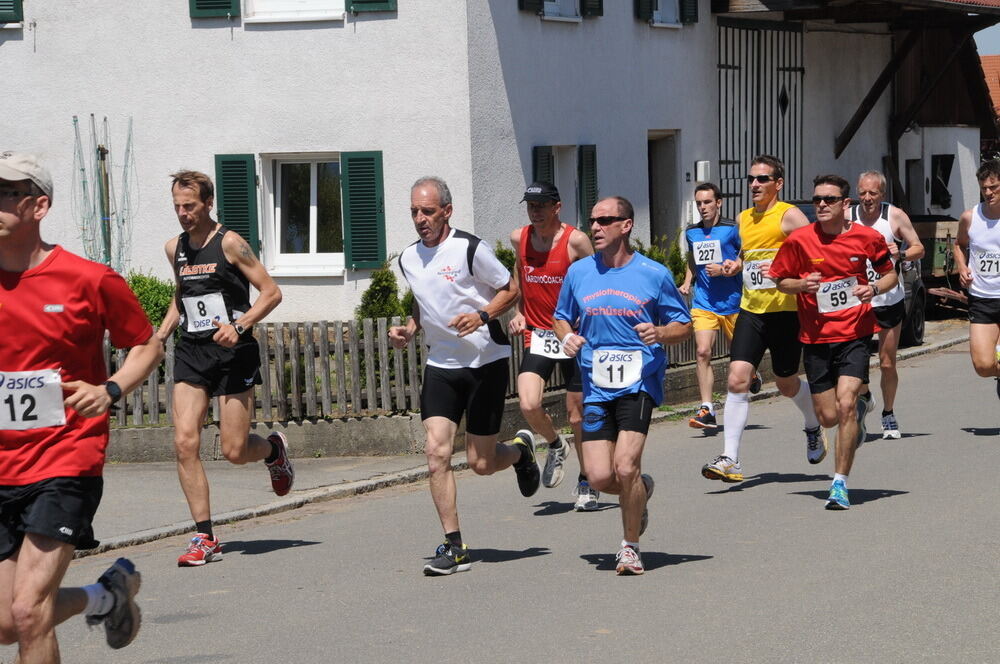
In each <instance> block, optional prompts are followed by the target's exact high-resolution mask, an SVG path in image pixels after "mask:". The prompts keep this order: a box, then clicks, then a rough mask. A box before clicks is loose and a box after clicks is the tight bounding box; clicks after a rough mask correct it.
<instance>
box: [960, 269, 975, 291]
mask: <svg viewBox="0 0 1000 664" xmlns="http://www.w3.org/2000/svg"><path fill="white" fill-rule="evenodd" d="M958 283H960V284H962V288H968V287H969V286H971V285H972V270H971V269H970V268H969V267H968V266H966V267H964V268H962V269H961V270H959V271H958Z"/></svg>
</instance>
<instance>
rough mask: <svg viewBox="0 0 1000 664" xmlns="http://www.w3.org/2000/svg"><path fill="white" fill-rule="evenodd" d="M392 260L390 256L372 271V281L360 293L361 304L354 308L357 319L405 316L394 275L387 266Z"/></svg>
mask: <svg viewBox="0 0 1000 664" xmlns="http://www.w3.org/2000/svg"><path fill="white" fill-rule="evenodd" d="M391 261H392V257H391V256H390V257H389V259H388V260H386V262H385V263H383V264H382V267H380V268H378V269H377V270H375V271H374V272H372V277H371V279H372V282H371V284H369V285H368V288H366V289H365V292H364V293H362V295H361V304H360V305H358V308H357V309H355V310H354V317H355V318H357V319H358V320H361V319H364V318H392V317H393V316H402V317H404V318H405V316H406V312H403V309H402V306H401V304H400V302H399V285H398V284H397V283H396V275H395V273H393V271H392V268H390V267H389V265H390V263H391Z"/></svg>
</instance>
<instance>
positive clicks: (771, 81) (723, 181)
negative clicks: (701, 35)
mask: <svg viewBox="0 0 1000 664" xmlns="http://www.w3.org/2000/svg"><path fill="white" fill-rule="evenodd" d="M718 23H719V180H720V182H719V187H720V188H721V189H722V195H723V196H724V197H725V200H726V204H725V207H724V209H723V213H724V214H726V216H731V217H734V218H735V216H736V214H737V213H738V212H739V211H740V210H743V209H745V208H748V207H750V195H749V188H748V187H747V183H746V174H747V172H748V170H749V168H750V160H751V159H752V158H753V157H754V156H755V155H758V154H770V155H774V156H776V157H778V158H779V159H781V160H782V161H783V162H784V163H785V186H784V189H783V190H782V193H781V198H782V199H783V200H794V199H798V198H802V163H803V160H802V83H803V81H802V79H803V74H804V72H805V69H804V68H803V66H802V28H801V26H800V25H794V24H787V23H774V22H770V21H746V20H742V21H741V20H735V19H731V18H726V17H721V16H720V17H719V18H718Z"/></svg>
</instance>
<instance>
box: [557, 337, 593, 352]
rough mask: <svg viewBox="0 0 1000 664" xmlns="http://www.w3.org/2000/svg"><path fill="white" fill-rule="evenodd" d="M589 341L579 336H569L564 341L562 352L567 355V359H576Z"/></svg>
mask: <svg viewBox="0 0 1000 664" xmlns="http://www.w3.org/2000/svg"><path fill="white" fill-rule="evenodd" d="M586 343H587V340H586V339H584V338H583V337H581V336H580V335H579V334H567V335H566V339H564V340H563V343H562V350H563V353H565V354H566V357H576V354H577V353H579V352H580V349H581V348H583V346H584V344H586Z"/></svg>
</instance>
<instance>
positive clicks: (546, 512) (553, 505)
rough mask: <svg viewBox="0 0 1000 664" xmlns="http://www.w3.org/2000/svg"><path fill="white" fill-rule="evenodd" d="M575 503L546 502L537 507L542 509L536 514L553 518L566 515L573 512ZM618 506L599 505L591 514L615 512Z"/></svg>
mask: <svg viewBox="0 0 1000 664" xmlns="http://www.w3.org/2000/svg"><path fill="white" fill-rule="evenodd" d="M573 505H574V503H560V502H557V501H555V500H546V501H545V502H544V503H538V504H537V505H535V507H541V508H542V509H540V510H538V511H537V512H535V516H552V515H554V514H566V513H567V512H572V511H573ZM616 507H618V505H616V504H615V503H598V504H597V509H596V510H590V511H591V512H603V511H604V510H613V509H615V508H616Z"/></svg>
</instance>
